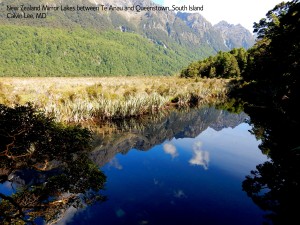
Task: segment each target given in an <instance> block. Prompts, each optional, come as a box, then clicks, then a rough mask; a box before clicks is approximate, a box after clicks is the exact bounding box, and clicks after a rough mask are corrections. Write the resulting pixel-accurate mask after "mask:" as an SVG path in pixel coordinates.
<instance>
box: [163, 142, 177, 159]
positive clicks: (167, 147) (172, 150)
mask: <svg viewBox="0 0 300 225" xmlns="http://www.w3.org/2000/svg"><path fill="white" fill-rule="evenodd" d="M163 148H164V152H165V153H166V154H169V155H171V156H172V158H175V157H177V156H178V152H177V150H176V147H175V146H174V145H173V144H171V143H166V144H164V145H163Z"/></svg>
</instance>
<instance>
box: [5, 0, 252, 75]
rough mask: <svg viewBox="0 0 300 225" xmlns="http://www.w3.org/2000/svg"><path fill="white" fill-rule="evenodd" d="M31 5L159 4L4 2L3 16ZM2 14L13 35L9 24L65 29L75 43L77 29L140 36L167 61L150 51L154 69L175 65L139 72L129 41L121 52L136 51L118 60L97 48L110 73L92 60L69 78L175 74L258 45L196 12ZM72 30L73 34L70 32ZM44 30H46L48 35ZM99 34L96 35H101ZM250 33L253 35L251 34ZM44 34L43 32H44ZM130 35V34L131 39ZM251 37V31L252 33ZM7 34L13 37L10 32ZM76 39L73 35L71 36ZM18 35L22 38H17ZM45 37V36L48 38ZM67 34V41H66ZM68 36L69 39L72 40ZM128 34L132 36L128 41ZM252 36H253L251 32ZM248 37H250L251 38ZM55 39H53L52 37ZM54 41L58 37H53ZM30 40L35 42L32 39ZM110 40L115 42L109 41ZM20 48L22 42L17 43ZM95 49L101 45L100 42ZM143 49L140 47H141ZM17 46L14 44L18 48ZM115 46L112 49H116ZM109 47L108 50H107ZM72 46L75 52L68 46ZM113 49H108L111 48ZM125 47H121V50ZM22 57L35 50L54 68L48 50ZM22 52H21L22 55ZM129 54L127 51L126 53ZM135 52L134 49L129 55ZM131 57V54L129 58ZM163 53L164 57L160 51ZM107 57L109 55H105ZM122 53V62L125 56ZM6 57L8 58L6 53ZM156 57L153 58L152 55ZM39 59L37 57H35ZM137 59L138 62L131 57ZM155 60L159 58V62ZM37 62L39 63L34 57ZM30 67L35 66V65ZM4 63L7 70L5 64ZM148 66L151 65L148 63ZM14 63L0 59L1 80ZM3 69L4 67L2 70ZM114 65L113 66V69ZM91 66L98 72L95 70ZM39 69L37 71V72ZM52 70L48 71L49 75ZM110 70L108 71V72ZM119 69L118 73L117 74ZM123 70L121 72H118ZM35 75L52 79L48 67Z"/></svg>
mask: <svg viewBox="0 0 300 225" xmlns="http://www.w3.org/2000/svg"><path fill="white" fill-rule="evenodd" d="M21 3H22V4H25V5H26V4H27V5H29V4H30V5H40V4H47V5H49V6H65V7H66V6H68V7H69V6H76V5H79V6H82V5H86V6H88V5H91V6H98V7H99V6H101V5H104V6H124V7H125V6H133V5H140V6H156V5H157V4H155V3H154V2H152V1H151V0H113V1H109V0H42V1H38V0H22V1H20V0H7V1H5V3H4V2H3V1H2V2H1V1H0V8H1V9H2V10H1V11H2V12H3V9H5V6H6V5H15V6H17V5H20V4H21ZM4 11H6V12H5V13H1V14H0V26H1V27H2V28H0V29H2V30H5V31H6V32H7V29H6V28H4V27H3V26H17V27H18V28H19V31H18V32H19V33H20V34H21V33H22V32H23V31H22V29H25V31H24V33H28V30H30V32H32V31H33V30H35V29H39V30H42V27H44V28H51V29H52V28H55V29H62V30H63V32H64V34H63V36H64V37H61V38H62V39H66V40H69V39H75V38H76V37H75V36H72V34H74V32H73V33H72V30H74V29H75V30H82V32H86V31H88V32H90V33H92V34H91V35H96V36H97V37H98V38H96V39H95V42H97V39H103V36H105V35H106V34H105V33H106V32H110V31H114V34H115V37H117V40H116V41H118V42H121V41H120V40H122V39H124V40H125V39H126V40H127V39H128V38H130V37H129V36H132V38H133V39H134V37H135V35H139V36H140V37H141V38H140V39H138V40H139V42H140V45H146V46H148V51H149V52H153V54H154V52H157V51H158V52H159V54H160V55H161V57H154V56H152V53H148V52H145V54H146V55H148V57H144V59H145V60H147V61H151V60H152V63H153V66H152V67H154V66H155V65H161V66H159V67H160V68H163V67H162V66H163V64H165V65H171V64H172V66H171V68H170V69H169V70H166V69H162V70H161V71H164V72H160V69H156V70H153V69H151V68H150V69H149V68H147V69H137V67H138V65H137V64H138V61H139V59H138V58H136V59H133V57H134V55H136V57H138V54H136V53H134V54H133V52H137V51H138V50H139V49H136V48H137V46H128V44H127V43H125V42H124V41H123V42H121V43H120V44H121V45H123V46H124V47H121V49H128V48H130V47H133V48H135V49H132V50H133V52H131V53H128V54H123V53H118V54H117V55H114V57H108V56H107V54H116V53H115V52H116V50H115V49H108V50H107V51H108V53H107V54H104V53H103V52H101V48H100V47H96V48H98V49H97V52H99V55H98V56H97V54H98V53H95V55H93V56H92V58H95V57H98V58H101V61H102V62H108V61H109V60H110V62H109V63H107V64H105V63H104V64H102V65H101V66H102V67H103V66H104V67H105V68H104V69H99V68H96V67H97V66H95V65H92V63H91V62H90V61H93V59H92V58H88V61H89V62H80V63H79V64H85V65H86V66H85V67H84V68H82V71H80V70H75V69H74V70H73V71H74V72H72V73H65V74H68V75H76V73H79V75H83V74H88V75H117V73H118V74H119V73H121V74H119V75H137V74H150V75H151V74H152V75H154V74H157V75H159V74H162V75H163V74H164V75H166V74H174V73H176V72H178V71H179V70H180V69H182V68H183V67H185V66H187V65H188V63H189V62H191V61H195V60H199V59H203V58H204V57H207V56H210V55H213V54H216V53H217V52H218V51H229V50H230V49H231V48H236V47H249V46H251V45H252V44H253V43H254V42H253V43H252V42H251V40H250V41H249V39H245V38H244V37H246V36H247V35H246V34H243V33H242V34H240V35H236V34H237V33H239V30H238V29H237V28H235V30H234V34H235V36H238V37H241V38H242V40H239V39H238V40H237V39H234V38H233V37H231V36H230V35H231V33H230V32H229V31H226V32H225V31H224V29H225V28H222V29H221V28H220V26H219V27H217V28H218V29H215V26H212V25H211V23H209V22H208V21H207V20H206V19H205V18H204V17H203V16H201V15H200V14H195V13H181V12H178V13H174V12H172V11H141V12H136V11H134V10H133V11H131V10H127V11H125V10H107V11H105V10H100V11H91V12H82V11H76V10H75V11H60V10H58V11H54V10H53V11H49V12H47V18H45V19H8V18H6V13H7V11H8V10H4ZM26 26H28V27H33V28H34V29H28V28H27V27H26ZM70 30H71V31H70ZM43 32H44V31H43ZM95 32H96V34H95ZM241 32H247V31H245V30H242V31H241ZM248 32H249V31H248ZM38 33H41V32H38ZM124 33H127V35H125V34H124ZM249 33H250V32H249ZM6 34H7V33H6ZM6 34H2V39H4V43H6V42H7V43H8V42H11V41H13V42H15V43H18V42H20V41H21V40H22V38H21V40H7V39H6V38H7V36H10V35H6ZM70 35H71V36H70ZM17 36H18V35H17ZM42 36H43V35H42ZM65 36H66V37H65ZM67 36H68V37H67ZM123 36H126V38H123ZM248 36H249V34H248ZM248 36H247V37H248ZM46 38H47V37H45V36H44V37H42V38H41V39H46ZM49 38H50V36H49ZM51 38H55V37H52V36H51ZM27 41H29V40H27ZM35 41H42V40H40V39H35ZM57 41H58V40H55V41H54V40H53V41H52V42H53V43H54V45H60V44H59V43H58V42H57ZM81 41H83V44H82V45H83V46H88V45H89V44H87V43H85V42H88V41H89V40H84V39H81ZM107 41H108V42H110V41H111V40H107ZM39 44H40V47H39V48H42V47H43V46H42V43H38V45H39ZM16 45H18V44H16ZM30 45H32V46H35V45H36V44H35V43H30ZM94 45H95V46H96V45H97V44H94ZM140 45H138V46H140ZM14 46H15V45H13V47H14ZM113 46H114V45H111V47H112V48H113ZM106 47H107V46H106ZM66 48H69V47H68V46H67V45H66ZM107 48H108V47H107ZM119 49H120V48H119ZM21 50H22V49H20V53H21V54H25V55H31V54H32V52H33V53H34V54H37V55H36V56H35V57H36V58H38V57H42V58H44V60H46V61H49V63H48V64H51V63H53V59H52V58H51V57H50V58H47V56H44V55H42V54H41V52H43V51H42V50H39V49H38V50H36V49H31V53H30V52H28V51H25V50H24V51H23V52H22V51H21ZM69 50H70V49H65V51H61V52H58V54H56V55H57V56H58V57H59V58H61V59H62V60H64V55H62V54H65V53H64V52H68V51H69ZM18 51H19V50H17V49H16V52H18ZM78 51H79V52H83V54H86V53H84V52H87V51H88V48H87V47H82V46H79V49H78ZM124 51H125V50H124ZM129 52H130V51H129ZM129 54H131V55H130V56H129ZM157 54H158V53H157ZM105 55H106V56H105ZM121 55H122V58H120V56H121ZM1 56H2V57H4V58H5V56H4V55H1ZM150 56H151V57H150ZM32 57H33V56H32ZM130 58H132V59H130ZM154 58H157V60H158V61H157V60H155V59H154ZM10 60H11V61H16V57H14V58H12V59H10ZM72 60H73V61H74V60H75V61H78V60H79V61H81V60H82V59H76V57H75V55H74V57H73V58H72V59H71V58H70V60H69V62H62V64H65V63H67V64H68V63H70V62H71V61H72ZM111 60H117V61H120V62H119V63H118V62H112V61H111ZM32 61H34V62H35V61H37V59H32ZM133 61H134V63H132V68H127V69H126V70H125V71H124V72H123V71H121V70H120V69H118V70H114V68H113V70H112V68H111V67H112V65H114V66H113V67H121V66H122V65H123V67H124V65H126V67H130V65H129V64H128V62H133ZM21 62H22V63H28V60H27V61H26V60H21ZM29 63H30V62H29ZM1 64H2V66H1ZM144 64H146V62H145V63H144ZM9 66H10V65H9V63H8V62H7V60H6V62H1V60H0V76H4V75H7V74H8V75H13V76H14V75H16V74H15V73H14V71H13V67H12V68H10V69H8V70H6V69H5V68H4V67H6V68H8V67H9ZM1 67H2V68H1ZM109 67H110V68H109ZM89 68H94V69H93V70H92V71H91V69H89ZM34 71H35V72H34ZM43 71H46V72H43ZM105 71H106V72H105ZM114 71H115V72H114ZM117 71H118V72H117ZM18 73H19V74H20V75H21V76H22V75H24V73H25V72H24V70H22V71H19V72H18ZM30 73H31V75H33V76H36V75H42V76H43V75H49V71H48V70H47V69H46V68H43V66H41V65H38V66H37V69H35V70H34V69H31V71H27V72H26V74H30ZM51 74H52V75H51V76H54V75H55V76H61V75H63V71H61V72H59V73H56V74H54V73H51Z"/></svg>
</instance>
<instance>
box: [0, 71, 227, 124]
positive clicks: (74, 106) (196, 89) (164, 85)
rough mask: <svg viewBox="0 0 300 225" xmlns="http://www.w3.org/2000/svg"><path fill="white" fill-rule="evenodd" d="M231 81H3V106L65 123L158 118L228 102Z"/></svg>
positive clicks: (0, 88)
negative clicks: (29, 108)
mask: <svg viewBox="0 0 300 225" xmlns="http://www.w3.org/2000/svg"><path fill="white" fill-rule="evenodd" d="M230 88H231V86H230V80H229V79H199V78H197V80H195V79H183V78H178V77H161V76H159V77H143V76H137V77H101V78H92V77H89V78H83V77H81V78H77V77H76V78H75V77H74V78H37V77H31V78H1V79H0V103H1V104H5V105H8V106H14V105H16V104H26V103H27V102H32V103H33V105H34V106H36V107H37V108H39V109H40V110H42V111H44V112H45V113H46V114H47V115H51V116H54V117H55V118H56V120H57V121H61V122H80V121H85V120H90V119H95V118H96V119H99V120H106V119H119V118H127V117H139V116H142V115H145V114H155V113H157V112H158V111H162V110H166V109H168V108H170V107H174V106H176V107H189V106H194V105H199V104H203V103H204V104H207V103H213V102H215V101H220V100H222V99H224V98H226V94H227V93H228V91H229V89H230Z"/></svg>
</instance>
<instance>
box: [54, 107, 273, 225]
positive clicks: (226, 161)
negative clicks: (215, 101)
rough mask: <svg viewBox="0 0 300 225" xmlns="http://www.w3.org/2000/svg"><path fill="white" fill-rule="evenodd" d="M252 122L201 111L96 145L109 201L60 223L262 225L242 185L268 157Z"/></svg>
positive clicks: (72, 212) (242, 116) (239, 116)
mask: <svg viewBox="0 0 300 225" xmlns="http://www.w3.org/2000/svg"><path fill="white" fill-rule="evenodd" d="M247 120H249V118H248V116H247V115H246V114H244V113H241V114H231V113H229V112H226V111H223V110H216V109H215V108H203V109H201V110H199V109H198V110H192V111H190V112H188V113H187V112H183V113H178V112H176V113H175V112H174V113H171V114H170V115H168V116H166V117H163V118H160V119H159V120H158V121H156V122H155V123H153V124H149V123H148V124H146V125H145V123H144V125H143V127H142V128H140V129H135V128H131V129H130V130H127V131H125V132H123V133H119V134H118V135H115V136H114V137H113V138H111V140H112V142H110V141H107V140H106V142H105V141H104V140H102V142H101V140H99V142H101V145H99V146H98V147H96V148H95V150H94V151H93V152H92V153H91V158H92V159H93V161H94V162H95V163H96V164H98V165H99V168H100V169H101V170H102V171H103V172H104V174H105V175H106V176H107V182H106V188H105V190H104V192H103V194H104V195H106V196H107V198H108V199H107V201H105V202H102V203H96V204H94V205H92V206H89V207H87V208H85V209H81V210H72V209H69V210H68V212H67V213H66V216H65V217H64V218H63V219H62V220H61V221H60V223H59V224H70V225H71V224H107V225H108V224H114V225H117V224H124V225H125V224H126V225H134V224H155V225H168V224H170V225H173V224H174V225H176V224H230V225H234V224H237V225H238V224H239V225H240V224H244V225H246V224H249V225H250V224H251V225H255V224H262V223H263V215H264V212H263V211H262V210H261V209H259V207H258V206H256V205H255V204H254V203H253V202H252V200H251V199H250V198H249V197H247V195H246V193H245V192H244V191H243V190H242V182H243V180H245V176H246V175H248V174H249V173H250V171H251V170H253V169H255V167H256V165H258V164H260V163H263V162H265V161H267V160H268V159H267V157H266V156H265V155H262V153H261V151H260V150H259V149H258V145H259V144H260V141H258V140H256V138H255V137H254V136H253V135H252V134H251V133H250V132H249V130H250V129H251V127H250V126H249V125H248V123H246V121H247ZM103 143H105V144H104V145H103ZM116 146H117V147H116Z"/></svg>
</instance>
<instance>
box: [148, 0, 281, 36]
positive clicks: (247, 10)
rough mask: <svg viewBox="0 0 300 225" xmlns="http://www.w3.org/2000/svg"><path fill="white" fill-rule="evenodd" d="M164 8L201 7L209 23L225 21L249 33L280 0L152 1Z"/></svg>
mask: <svg viewBox="0 0 300 225" xmlns="http://www.w3.org/2000/svg"><path fill="white" fill-rule="evenodd" d="M154 2H157V3H163V5H165V6H172V5H176V6H182V5H187V6H188V5H195V6H201V5H203V11H201V12H200V14H202V15H203V16H204V17H205V18H206V19H207V20H208V21H209V22H211V23H212V24H216V23H218V22H220V21H221V20H225V21H227V22H228V23H230V24H241V25H242V26H244V27H246V28H247V29H248V30H250V31H251V32H252V31H253V28H252V27H253V23H254V22H258V21H259V20H260V19H261V18H263V17H265V15H266V13H267V12H268V11H269V10H271V9H273V8H274V6H275V5H276V4H278V3H280V2H282V0H263V1H262V0H252V1H249V0H226V1H224V0H154Z"/></svg>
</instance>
